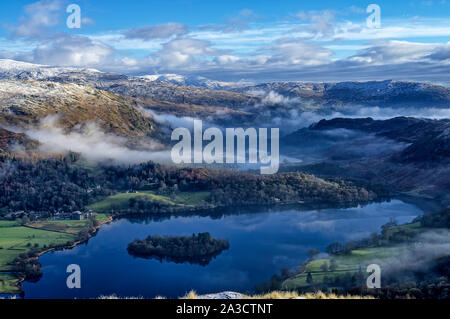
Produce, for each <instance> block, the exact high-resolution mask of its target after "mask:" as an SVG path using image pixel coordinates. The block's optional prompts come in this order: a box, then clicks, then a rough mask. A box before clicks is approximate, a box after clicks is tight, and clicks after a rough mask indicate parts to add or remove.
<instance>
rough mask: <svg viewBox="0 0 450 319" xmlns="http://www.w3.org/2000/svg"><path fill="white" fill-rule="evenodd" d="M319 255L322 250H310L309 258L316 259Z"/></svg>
mask: <svg viewBox="0 0 450 319" xmlns="http://www.w3.org/2000/svg"><path fill="white" fill-rule="evenodd" d="M318 254H320V250H317V249H310V250H309V251H308V258H309V259H314V257H316V256H317V255H318Z"/></svg>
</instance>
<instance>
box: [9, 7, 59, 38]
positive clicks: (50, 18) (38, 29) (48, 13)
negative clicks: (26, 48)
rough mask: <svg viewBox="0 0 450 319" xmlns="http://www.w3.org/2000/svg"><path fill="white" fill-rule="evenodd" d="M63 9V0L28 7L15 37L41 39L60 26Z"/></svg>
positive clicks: (16, 28) (18, 25)
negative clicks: (48, 30) (47, 32)
mask: <svg viewBox="0 0 450 319" xmlns="http://www.w3.org/2000/svg"><path fill="white" fill-rule="evenodd" d="M61 9H62V1H61V0H42V1H38V2H35V3H32V4H29V5H26V6H25V7H24V9H23V11H24V13H23V15H22V17H21V18H20V19H19V23H18V24H17V25H16V26H15V27H14V33H15V35H16V36H19V37H28V38H31V37H41V36H42V35H43V34H44V32H45V31H46V30H47V29H48V28H50V27H53V26H55V25H57V24H58V22H59V18H60V13H61Z"/></svg>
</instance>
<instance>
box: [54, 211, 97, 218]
mask: <svg viewBox="0 0 450 319" xmlns="http://www.w3.org/2000/svg"><path fill="white" fill-rule="evenodd" d="M93 215H94V212H93V211H92V210H89V211H87V212H84V213H83V212H80V211H79V210H77V211H74V212H72V213H56V214H54V215H53V216H52V219H54V220H84V219H88V218H89V217H91V216H93Z"/></svg>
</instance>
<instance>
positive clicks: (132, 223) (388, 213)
mask: <svg viewBox="0 0 450 319" xmlns="http://www.w3.org/2000/svg"><path fill="white" fill-rule="evenodd" d="M421 213H422V211H421V210H420V209H419V208H417V207H416V206H413V205H410V204H406V203H404V202H401V201H399V200H393V201H390V202H384V203H373V204H369V205H366V206H362V207H356V208H345V209H323V210H306V211H302V210H294V209H293V210H285V211H276V210H273V211H269V212H267V211H266V212H260V213H240V214H236V215H225V216H222V217H220V218H217V217H216V218H213V217H200V216H195V217H177V218H175V217H174V218H171V219H167V220H163V221H151V220H144V219H142V220H129V219H121V220H117V221H114V222H112V223H111V224H108V225H104V226H103V227H102V228H101V229H100V231H99V232H98V234H97V235H96V236H95V237H93V238H91V239H90V240H89V242H88V243H87V244H83V245H80V246H77V247H75V248H74V249H71V250H65V251H58V252H52V253H48V254H46V255H44V256H42V257H41V258H40V262H41V264H42V266H43V273H44V275H43V277H42V279H41V280H40V281H39V282H37V283H24V289H25V298H96V297H98V296H101V295H112V294H116V295H117V296H135V297H136V296H142V297H146V298H153V297H155V296H165V297H167V298H176V297H180V296H183V295H184V294H185V293H186V292H188V291H190V290H191V289H193V290H195V291H197V292H198V293H211V292H220V291H225V290H233V291H239V292H244V293H245V292H251V291H252V289H253V287H254V286H255V284H257V283H260V282H263V281H266V280H268V279H270V277H271V276H272V275H273V274H275V273H279V272H280V270H281V269H283V268H286V267H288V268H295V267H296V266H298V265H299V264H300V263H302V262H303V261H305V259H306V254H307V252H308V250H309V249H311V248H318V249H322V250H323V249H324V248H325V247H326V246H327V245H328V244H329V243H331V242H334V241H347V240H353V239H360V238H363V237H366V236H368V235H369V234H370V233H372V232H379V231H380V227H381V226H382V225H383V224H385V223H386V222H388V221H389V219H390V217H395V218H396V220H397V221H398V222H399V223H406V222H409V221H411V220H413V219H414V218H415V217H416V216H418V215H420V214H421ZM199 232H210V233H211V235H212V236H213V237H216V238H224V239H228V240H229V242H230V249H229V250H226V251H224V252H222V253H221V254H220V255H219V256H217V257H216V258H215V259H213V260H212V261H211V262H210V263H209V264H208V265H207V266H200V265H195V264H194V265H191V264H188V263H186V264H175V263H171V262H160V261H158V260H147V259H140V258H134V257H132V256H130V255H129V254H128V252H127V250H126V248H127V245H128V243H130V242H131V241H133V240H134V239H136V238H145V237H147V236H148V235H191V234H192V233H199ZM70 264H78V265H80V267H81V272H82V274H81V282H82V283H81V285H82V287H81V289H73V290H70V289H68V288H67V286H66V279H67V276H68V274H67V273H66V268H67V266H68V265H70Z"/></svg>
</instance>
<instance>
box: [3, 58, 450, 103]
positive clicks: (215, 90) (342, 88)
mask: <svg viewBox="0 0 450 319" xmlns="http://www.w3.org/2000/svg"><path fill="white" fill-rule="evenodd" d="M0 79H22V80H38V81H52V82H64V83H78V84H84V85H90V86H93V87H95V88H97V89H101V90H105V91H109V92H113V93H117V94H121V95H125V96H132V97H135V98H136V97H137V98H142V99H154V100H159V101H167V102H171V103H181V104H194V105H208V106H222V107H231V108H240V109H242V108H245V107H247V106H249V105H250V106H252V105H259V104H261V101H262V100H263V97H262V95H264V94H269V93H271V92H275V93H276V94H279V95H281V96H283V97H285V98H289V99H293V100H294V101H296V103H293V104H294V105H296V104H297V105H298V104H302V103H304V104H313V105H317V106H326V107H334V108H339V107H340V106H349V105H350V106H352V105H356V106H357V105H365V106H380V107H384V106H404V107H412V106H414V107H439V108H447V107H450V88H447V87H444V86H441V85H436V84H427V83H418V82H402V81H392V80H386V81H369V82H338V83H307V82H273V83H261V84H256V85H248V83H240V82H223V81H216V80H211V79H207V78H204V77H199V76H183V75H178V74H161V75H143V76H127V75H123V74H114V73H108V72H101V71H99V70H95V69H79V68H67V67H62V68H59V67H51V66H43V65H37V64H30V63H25V62H18V61H13V60H0ZM277 103H280V102H276V101H274V102H273V104H275V105H276V104H277ZM269 104H270V103H269Z"/></svg>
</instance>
